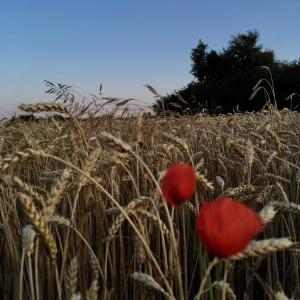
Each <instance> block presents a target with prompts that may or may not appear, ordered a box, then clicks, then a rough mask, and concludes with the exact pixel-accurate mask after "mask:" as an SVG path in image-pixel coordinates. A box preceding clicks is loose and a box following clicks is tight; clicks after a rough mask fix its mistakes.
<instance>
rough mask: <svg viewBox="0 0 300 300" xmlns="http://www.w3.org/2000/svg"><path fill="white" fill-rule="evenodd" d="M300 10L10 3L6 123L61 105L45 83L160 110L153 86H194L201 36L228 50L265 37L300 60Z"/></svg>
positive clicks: (288, 5)
mask: <svg viewBox="0 0 300 300" xmlns="http://www.w3.org/2000/svg"><path fill="white" fill-rule="evenodd" d="M299 12H300V1H299V0H289V1H274V0H273V1H271V0H270V1H269V0H268V1H267V0H265V1H264V0H260V1H258V0H255V1H254V0H252V1H238V0H235V1H234V0H231V1H229V0H227V1H209V2H208V1H200V0H198V1H175V0H156V1H155V0H152V1H130V0H126V1H121V0H119V1H113V0H109V1H100V0H98V1H88V0H87V1H79V0H78V1H74V0H72V1H71V0H52V1H40V0H26V1H24V0H19V1H13V0H0V38H1V39H0V70H1V72H0V116H1V117H3V116H4V115H7V114H8V113H10V112H13V111H14V110H15V109H16V107H17V105H18V104H20V103H22V102H40V101H46V100H47V101H49V100H51V99H52V98H49V97H46V96H45V95H44V94H43V92H44V91H45V90H46V88H45V86H44V84H43V80H44V79H47V80H50V81H53V82H62V83H66V84H71V85H74V86H76V87H78V89H77V90H78V91H79V92H80V93H81V94H88V93H95V92H96V91H97V89H98V88H99V85H100V83H103V95H105V96H116V97H122V98H126V97H134V98H137V99H140V100H143V101H144V102H147V103H151V102H152V100H153V98H152V95H151V94H150V93H149V91H148V90H147V89H146V88H145V87H144V85H145V84H147V83H148V84H150V85H152V86H154V87H155V88H156V89H157V90H158V91H160V92H161V93H162V94H164V93H168V92H172V91H173V90H174V89H179V88H181V87H183V86H184V85H185V84H187V83H188V82H190V81H191V80H192V76H191V75H190V74H189V71H190V65H191V61H190V52H191V49H192V48H194V47H195V46H196V44H197V42H198V39H200V38H201V39H202V40H203V41H205V42H206V43H207V44H208V45H209V46H210V47H211V48H213V49H220V50H221V49H222V48H223V47H225V46H226V45H227V42H228V40H229V38H230V36H231V35H232V34H237V33H242V32H246V31H247V30H249V29H258V30H259V32H260V34H261V42H262V43H263V44H264V46H265V47H267V48H270V49H274V50H275V52H276V54H277V58H279V59H287V60H293V59H296V58H299V57H300V18H299Z"/></svg>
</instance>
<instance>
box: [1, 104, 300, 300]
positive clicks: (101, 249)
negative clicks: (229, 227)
mask: <svg viewBox="0 0 300 300" xmlns="http://www.w3.org/2000/svg"><path fill="white" fill-rule="evenodd" d="M20 108H21V109H22V110H23V111H25V112H31V113H38V112H49V111H50V112H56V113H61V114H63V115H64V116H66V117H67V118H66V119H65V121H62V120H59V119H57V118H54V117H53V116H51V115H50V116H48V117H44V118H41V119H39V120H37V121H24V120H22V119H18V118H17V119H15V120H14V121H6V122H2V123H1V125H0V132H1V134H0V154H1V157H0V169H1V173H0V179H1V190H0V295H1V299H34V300H41V299H89V300H91V299H122V300H124V299H128V300H129V299H209V300H214V299H245V300H247V299H249V300H250V299H300V278H299V276H300V271H299V251H298V249H299V247H298V241H300V231H299V228H300V227H299V226H300V224H299V220H300V217H299V214H300V114H299V113H297V112H294V111H290V110H288V109H284V110H278V109H275V108H274V107H273V106H269V107H268V108H267V109H266V110H263V111H261V112H257V113H244V114H242V113H235V114H231V115H230V114H229V115H220V116H209V115H206V114H204V113H203V114H198V115H196V116H193V117H192V116H181V117H178V116H166V117H152V116H149V115H147V114H143V113H139V114H138V115H137V116H135V117H134V116H132V117H127V118H119V117H116V116H114V114H107V115H103V116H102V117H95V116H94V115H93V113H90V114H88V117H86V118H85V119H84V120H82V119H80V117H79V116H82V111H81V112H80V111H79V112H78V111H77V112H76V111H74V110H72V109H69V108H68V107H67V106H64V105H62V104H58V103H56V102H54V103H48V104H45V103H40V104H35V105H22V106H21V107H20ZM82 110H83V109H82ZM85 112H86V111H85ZM177 162H186V163H189V164H192V165H193V166H194V168H195V170H196V171H197V191H196V193H195V195H194V197H193V198H192V199H191V200H190V201H189V202H187V203H185V204H184V205H182V206H181V207H180V208H179V209H174V208H173V207H171V206H169V205H167V204H166V202H165V201H164V200H163V199H162V196H161V189H160V186H161V181H162V178H163V176H164V172H165V170H166V169H167V167H168V166H170V165H171V164H174V163H177ZM222 196H227V197H231V198H234V199H237V200H239V201H241V202H243V203H245V204H246V205H248V206H250V207H252V208H254V209H255V210H256V211H257V212H258V213H259V214H260V216H261V217H262V219H264V220H265V223H267V226H266V228H265V230H264V231H263V232H262V233H261V234H260V235H259V236H258V237H257V240H256V241H253V242H252V243H251V244H250V245H249V246H248V247H247V248H246V249H245V251H243V252H242V253H237V254H236V255H235V256H233V257H231V258H229V259H227V260H218V259H214V258H213V257H211V256H210V255H209V254H208V253H207V251H206V249H205V248H204V247H203V245H202V243H201V241H200V240H199V238H198V236H197V235H196V233H195V216H196V214H197V213H198V211H199V208H200V207H201V204H202V203H203V201H211V200H213V199H216V198H219V197H222Z"/></svg>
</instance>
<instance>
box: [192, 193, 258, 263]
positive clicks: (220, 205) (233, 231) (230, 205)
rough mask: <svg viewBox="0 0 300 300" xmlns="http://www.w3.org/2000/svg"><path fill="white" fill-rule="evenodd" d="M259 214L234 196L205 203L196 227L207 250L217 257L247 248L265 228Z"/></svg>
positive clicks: (226, 255)
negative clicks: (233, 197) (235, 199)
mask: <svg viewBox="0 0 300 300" xmlns="http://www.w3.org/2000/svg"><path fill="white" fill-rule="evenodd" d="M263 227H264V223H263V221H262V220H261V218H260V217H259V216H258V214H257V213H256V212H255V211H254V210H252V209H251V208H249V207H247V206H246V205H244V204H242V203H240V202H238V201H234V200H232V199H230V198H220V199H218V200H216V201H214V202H210V203H205V204H204V205H203V206H202V208H201V209H200V212H199V215H198V216H197V220H196V230H197V233H198V235H199V237H200V238H201V240H202V241H203V243H204V245H205V247H206V248H207V250H208V251H209V252H210V253H211V254H212V255H214V256H217V257H223V258H224V257H228V256H231V255H233V254H236V253H238V252H241V251H243V250H244V249H245V248H246V247H247V245H248V244H249V243H250V241H251V240H252V239H253V238H254V237H255V236H256V235H257V234H258V233H259V232H260V231H261V230H262V229H263Z"/></svg>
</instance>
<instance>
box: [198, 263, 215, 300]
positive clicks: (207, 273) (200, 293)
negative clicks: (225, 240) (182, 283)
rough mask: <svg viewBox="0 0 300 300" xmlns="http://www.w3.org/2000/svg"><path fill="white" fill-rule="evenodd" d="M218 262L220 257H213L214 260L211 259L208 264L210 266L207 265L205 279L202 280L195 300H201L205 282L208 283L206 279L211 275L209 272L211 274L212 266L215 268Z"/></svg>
mask: <svg viewBox="0 0 300 300" xmlns="http://www.w3.org/2000/svg"><path fill="white" fill-rule="evenodd" d="M218 262H219V259H218V257H215V258H214V259H213V261H211V262H210V263H209V265H208V267H207V269H206V272H205V274H204V277H203V279H202V281H201V284H200V288H199V291H198V293H197V295H196V296H195V297H194V300H199V299H200V297H201V295H202V294H203V290H204V287H205V283H206V281H207V277H208V276H209V274H210V272H211V270H212V268H213V267H214V266H215V265H216V264H217V263H218Z"/></svg>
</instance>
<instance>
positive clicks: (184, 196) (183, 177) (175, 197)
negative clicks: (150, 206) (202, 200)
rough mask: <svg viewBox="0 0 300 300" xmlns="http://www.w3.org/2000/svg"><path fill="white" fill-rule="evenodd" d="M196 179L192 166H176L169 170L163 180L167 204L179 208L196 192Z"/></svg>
mask: <svg viewBox="0 0 300 300" xmlns="http://www.w3.org/2000/svg"><path fill="white" fill-rule="evenodd" d="M195 188H196V177H195V171H194V169H193V167H192V166H191V165H188V164H183V163H180V164H176V165H173V166H171V167H169V168H168V170H167V173H166V175H165V177H164V179H163V184H162V193H163V197H164V199H165V200H166V201H167V203H169V204H172V205H174V206H175V207H177V206H178V205H180V204H181V203H182V202H184V201H187V200H188V199H189V198H190V197H192V195H193V194H194V192H195Z"/></svg>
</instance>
